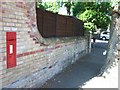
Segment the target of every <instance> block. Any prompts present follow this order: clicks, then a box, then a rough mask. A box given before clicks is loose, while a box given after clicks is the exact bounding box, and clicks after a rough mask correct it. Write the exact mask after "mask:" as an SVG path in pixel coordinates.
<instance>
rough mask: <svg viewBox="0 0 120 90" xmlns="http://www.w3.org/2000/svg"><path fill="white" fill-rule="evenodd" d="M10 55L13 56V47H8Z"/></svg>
mask: <svg viewBox="0 0 120 90" xmlns="http://www.w3.org/2000/svg"><path fill="white" fill-rule="evenodd" d="M10 54H13V45H10Z"/></svg>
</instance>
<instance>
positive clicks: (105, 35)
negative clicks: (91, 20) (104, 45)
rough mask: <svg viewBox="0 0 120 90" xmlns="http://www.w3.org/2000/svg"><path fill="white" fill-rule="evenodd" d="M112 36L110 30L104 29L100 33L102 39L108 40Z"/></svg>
mask: <svg viewBox="0 0 120 90" xmlns="http://www.w3.org/2000/svg"><path fill="white" fill-rule="evenodd" d="M109 38H110V32H107V31H103V32H101V34H100V39H102V40H108V39H109Z"/></svg>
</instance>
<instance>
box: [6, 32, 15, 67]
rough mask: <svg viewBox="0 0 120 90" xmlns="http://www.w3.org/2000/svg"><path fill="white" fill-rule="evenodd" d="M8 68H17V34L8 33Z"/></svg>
mask: <svg viewBox="0 0 120 90" xmlns="http://www.w3.org/2000/svg"><path fill="white" fill-rule="evenodd" d="M6 54H7V68H12V67H15V66H16V32H6Z"/></svg>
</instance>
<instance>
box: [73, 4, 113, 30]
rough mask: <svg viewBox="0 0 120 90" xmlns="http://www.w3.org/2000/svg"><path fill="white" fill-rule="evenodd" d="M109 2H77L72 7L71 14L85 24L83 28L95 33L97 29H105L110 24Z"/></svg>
mask: <svg viewBox="0 0 120 90" xmlns="http://www.w3.org/2000/svg"><path fill="white" fill-rule="evenodd" d="M110 10H111V5H110V3H109V2H101V3H96V2H77V3H75V5H74V9H73V14H74V16H77V17H78V18H79V19H81V20H83V21H84V22H85V27H86V28H87V29H89V30H92V31H95V26H96V27H97V28H103V29H107V28H108V25H109V24H110V17H109V12H110Z"/></svg>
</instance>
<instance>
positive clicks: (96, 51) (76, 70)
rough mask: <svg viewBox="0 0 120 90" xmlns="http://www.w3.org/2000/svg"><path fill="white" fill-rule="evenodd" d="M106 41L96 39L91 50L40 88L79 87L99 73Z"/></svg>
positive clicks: (102, 63) (103, 58)
mask: <svg viewBox="0 0 120 90" xmlns="http://www.w3.org/2000/svg"><path fill="white" fill-rule="evenodd" d="M107 45H108V41H102V40H96V42H95V43H92V52H91V53H90V54H88V55H86V56H84V57H82V58H80V59H79V60H78V61H77V62H76V63H74V64H72V65H70V66H69V67H67V68H66V69H65V70H63V71H62V72H61V73H59V74H57V75H55V76H54V77H53V78H52V79H50V80H49V81H47V82H46V83H45V84H44V85H43V86H42V88H80V87H81V86H82V85H85V83H86V82H87V81H89V80H90V79H92V78H93V77H96V76H97V75H98V74H99V71H100V69H101V67H102V66H103V65H104V63H105V55H106V48H107Z"/></svg>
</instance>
